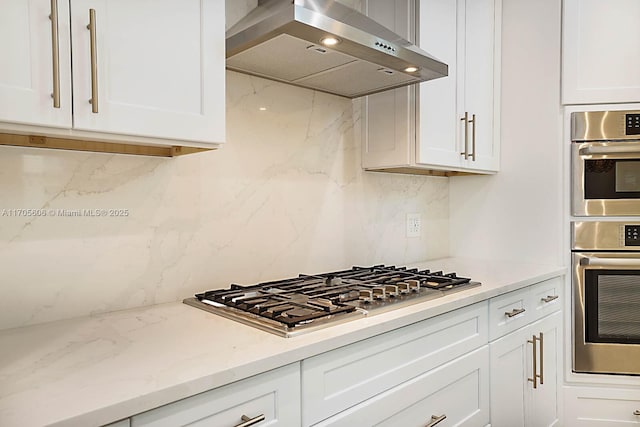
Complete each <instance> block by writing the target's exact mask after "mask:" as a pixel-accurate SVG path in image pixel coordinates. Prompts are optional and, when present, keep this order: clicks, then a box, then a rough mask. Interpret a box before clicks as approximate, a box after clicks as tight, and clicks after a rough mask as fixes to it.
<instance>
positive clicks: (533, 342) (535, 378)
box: [527, 335, 540, 388]
mask: <svg viewBox="0 0 640 427" xmlns="http://www.w3.org/2000/svg"><path fill="white" fill-rule="evenodd" d="M537 341H538V337H536V336H535V335H533V337H532V338H531V339H530V340H527V342H528V343H530V344H531V348H532V349H533V352H532V357H533V377H532V378H527V381H529V382H532V383H533V388H538V378H539V377H540V376H539V375H538V360H537V353H536V342H537Z"/></svg>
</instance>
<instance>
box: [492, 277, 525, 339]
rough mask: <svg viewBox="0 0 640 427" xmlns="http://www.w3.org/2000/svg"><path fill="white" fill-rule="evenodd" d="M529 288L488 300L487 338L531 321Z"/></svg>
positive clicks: (499, 335)
mask: <svg viewBox="0 0 640 427" xmlns="http://www.w3.org/2000/svg"><path fill="white" fill-rule="evenodd" d="M533 320H534V314H533V312H532V308H531V307H530V299H529V288H523V289H518V290H517V291H513V292H509V293H507V294H504V295H500V296H497V297H495V298H491V299H490V300H489V340H490V341H493V340H495V339H497V338H500V337H501V336H503V335H506V334H508V333H509V332H512V331H515V330H516V329H518V328H521V327H523V326H524V325H526V324H528V323H531V322H533Z"/></svg>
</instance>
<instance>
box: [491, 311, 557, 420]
mask: <svg viewBox="0 0 640 427" xmlns="http://www.w3.org/2000/svg"><path fill="white" fill-rule="evenodd" d="M541 334H542V335H541ZM561 334H562V312H560V311H558V312H556V313H554V314H552V315H550V316H547V317H545V318H543V319H541V320H538V321H537V322H534V323H532V324H530V325H527V326H525V327H523V328H521V329H518V330H516V331H515V332H512V333H510V334H507V335H505V336H504V337H502V338H500V339H498V340H496V341H494V342H492V343H491V344H490V351H491V425H492V426H493V427H501V426H504V427H516V426H527V427H529V426H531V427H542V426H545V427H549V426H554V425H557V424H558V423H559V410H558V401H559V399H560V395H559V388H558V381H559V379H560V377H559V375H560V372H559V370H558V366H561V362H562V356H561V351H562V343H561ZM534 335H535V336H536V337H537V338H542V341H537V340H536V343H535V347H534V344H533V343H532V341H534V339H533V336H534ZM534 352H535V360H534ZM534 363H535V369H536V373H537V374H538V375H539V377H538V380H537V384H536V388H533V382H532V381H529V378H533V374H534Z"/></svg>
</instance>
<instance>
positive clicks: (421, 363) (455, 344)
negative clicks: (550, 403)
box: [302, 301, 488, 426]
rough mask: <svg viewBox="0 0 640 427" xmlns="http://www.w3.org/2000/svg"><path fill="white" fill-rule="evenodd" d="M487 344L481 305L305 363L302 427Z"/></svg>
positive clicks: (486, 327)
mask: <svg viewBox="0 0 640 427" xmlns="http://www.w3.org/2000/svg"><path fill="white" fill-rule="evenodd" d="M487 340H488V325H487V303H486V301H485V302H481V303H477V304H474V305H471V306H469V307H465V308H462V309H459V310H456V311H453V312H451V313H446V314H443V315H441V316H437V317H434V318H433V319H428V320H425V321H422V322H419V323H415V324H413V325H410V326H407V327H404V328H401V329H398V330H396V331H392V332H388V333H385V334H382V335H378V336H376V337H373V338H369V339H366V340H363V341H360V342H358V343H355V344H351V345H349V346H346V347H341V348H338V349H336V350H332V351H330V352H327V353H323V354H321V355H318V356H315V357H312V358H309V359H306V360H304V361H303V362H302V405H303V425H305V426H309V425H312V424H315V423H317V422H319V421H321V420H324V419H326V418H328V417H330V416H332V415H334V414H337V413H338V412H340V411H343V410H345V409H347V408H349V407H352V406H354V405H357V404H358V403H360V402H363V401H365V400H367V399H369V398H371V397H373V396H375V395H377V394H379V393H382V392H384V391H385V390H389V389H391V388H393V387H395V386H397V385H399V384H401V383H403V382H405V381H408V380H410V379H411V378H414V377H416V376H418V375H420V374H421V373H424V372H427V371H429V370H430V369H433V368H435V367H437V366H439V365H442V364H444V363H446V362H448V361H450V360H452V359H454V358H456V357H458V356H460V355H463V354H466V353H469V352H470V351H473V350H474V349H476V348H479V347H481V346H482V345H484V344H486V343H487Z"/></svg>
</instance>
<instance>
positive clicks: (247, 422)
mask: <svg viewBox="0 0 640 427" xmlns="http://www.w3.org/2000/svg"><path fill="white" fill-rule="evenodd" d="M264 418H265V416H264V414H260V415H258V416H257V417H253V418H249V417H247V416H246V415H243V416H241V417H240V419H241V420H242V422H241V423H240V424H238V425H236V426H235V427H249V426H252V425H254V424H257V423H259V422H260V421H264Z"/></svg>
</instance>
